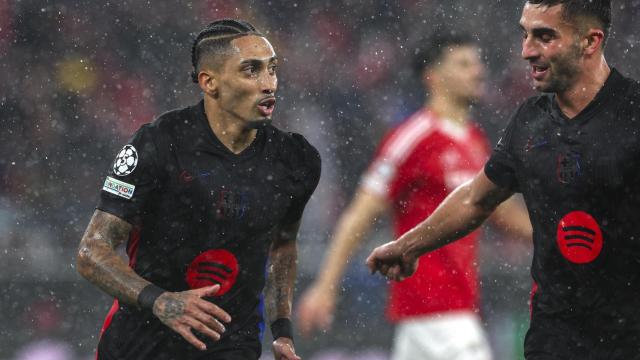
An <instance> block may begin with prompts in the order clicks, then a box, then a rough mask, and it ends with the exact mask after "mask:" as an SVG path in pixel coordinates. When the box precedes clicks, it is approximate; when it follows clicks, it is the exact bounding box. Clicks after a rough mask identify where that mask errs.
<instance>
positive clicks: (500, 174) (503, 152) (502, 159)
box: [484, 106, 523, 192]
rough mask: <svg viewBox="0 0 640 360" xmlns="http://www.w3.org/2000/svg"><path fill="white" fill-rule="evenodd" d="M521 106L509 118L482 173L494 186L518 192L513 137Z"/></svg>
mask: <svg viewBox="0 0 640 360" xmlns="http://www.w3.org/2000/svg"><path fill="white" fill-rule="evenodd" d="M522 108H523V106H521V107H520V108H518V110H517V111H516V112H515V114H514V115H512V116H511V119H510V120H509V124H508V125H507V128H506V129H505V130H503V133H502V136H501V137H500V139H499V140H498V143H497V144H496V146H495V147H494V149H493V152H492V154H491V157H490V158H489V161H487V163H486V164H485V166H484V172H485V174H486V175H487V177H488V178H489V180H491V181H492V182H493V183H495V184H496V185H498V186H500V187H503V188H506V189H509V190H512V191H515V192H519V191H520V190H519V189H520V186H519V184H518V178H517V176H516V171H515V169H516V158H515V156H514V153H513V143H512V142H513V136H514V132H515V131H516V126H517V118H518V114H520V112H521V110H522Z"/></svg>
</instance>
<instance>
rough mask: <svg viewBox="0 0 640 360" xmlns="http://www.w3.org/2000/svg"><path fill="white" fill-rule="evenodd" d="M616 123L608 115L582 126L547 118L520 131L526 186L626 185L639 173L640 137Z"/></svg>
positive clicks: (594, 188) (569, 189)
mask: <svg viewBox="0 0 640 360" xmlns="http://www.w3.org/2000/svg"><path fill="white" fill-rule="evenodd" d="M619 123H620V122H618V124H619ZM615 124H616V121H614V119H606V118H600V119H598V118H596V119H591V122H590V123H588V124H584V125H582V126H562V124H557V123H552V122H548V123H547V124H546V125H545V126H540V127H533V128H532V129H531V130H532V131H530V132H528V134H526V135H524V136H523V135H521V136H520V138H519V141H518V143H519V149H518V151H517V154H518V157H519V160H520V161H519V163H520V170H521V175H523V178H526V179H528V180H527V182H526V185H527V186H529V187H538V188H542V189H544V188H547V189H555V190H556V191H558V192H560V193H573V192H575V191H577V192H582V193H584V192H586V193H589V192H600V191H603V190H606V191H616V190H624V187H625V184H628V183H629V182H630V181H635V180H634V179H635V178H636V177H637V174H638V171H637V169H638V162H639V161H640V158H639V155H640V139H638V138H637V137H636V136H635V135H634V131H633V130H632V129H628V128H626V127H624V126H615ZM605 125H606V126H605ZM559 195H560V194H559Z"/></svg>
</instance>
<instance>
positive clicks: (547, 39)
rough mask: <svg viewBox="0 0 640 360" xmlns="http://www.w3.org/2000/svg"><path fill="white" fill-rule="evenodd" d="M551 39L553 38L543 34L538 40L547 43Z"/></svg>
mask: <svg viewBox="0 0 640 360" xmlns="http://www.w3.org/2000/svg"><path fill="white" fill-rule="evenodd" d="M552 39H553V36H551V35H549V34H544V35H542V36H540V40H542V41H543V42H549V41H551V40H552Z"/></svg>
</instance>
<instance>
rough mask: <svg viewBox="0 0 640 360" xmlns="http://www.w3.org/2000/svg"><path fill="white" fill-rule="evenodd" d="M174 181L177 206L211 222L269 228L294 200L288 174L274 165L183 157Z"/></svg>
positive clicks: (264, 162)
mask: <svg viewBox="0 0 640 360" xmlns="http://www.w3.org/2000/svg"><path fill="white" fill-rule="evenodd" d="M172 177H173V181H172V182H173V184H172V185H173V186H172V188H173V195H174V196H173V198H174V199H175V200H176V201H177V204H176V205H177V206H178V207H179V208H182V209H188V210H189V211H190V212H191V213H193V214H194V215H195V216H198V217H200V218H205V219H206V220H208V221H209V222H226V223H229V222H230V223H240V224H244V225H247V226H252V227H253V226H255V227H257V228H261V229H264V228H270V227H271V226H273V225H274V224H276V223H277V222H278V221H279V220H280V219H281V218H282V217H283V216H284V214H285V212H286V209H287V208H288V206H289V204H290V201H291V197H292V194H291V193H292V186H293V184H292V182H291V179H290V178H291V176H290V175H289V170H288V169H287V168H286V167H285V166H284V165H282V164H281V163H278V162H275V161H271V162H268V161H257V160H254V161H241V162H240V161H238V162H235V161H229V160H227V159H224V158H221V157H217V156H206V155H205V156H200V157H188V158H187V157H184V158H178V161H177V166H176V167H175V170H174V171H173V174H172Z"/></svg>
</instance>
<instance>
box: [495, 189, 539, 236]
mask: <svg viewBox="0 0 640 360" xmlns="http://www.w3.org/2000/svg"><path fill="white" fill-rule="evenodd" d="M489 220H490V221H491V222H492V223H493V224H494V225H495V226H497V227H498V228H499V229H500V230H502V231H503V232H504V233H505V234H507V235H508V236H511V237H515V238H518V239H523V240H530V239H531V236H532V232H533V229H532V227H531V221H530V220H529V213H528V212H527V209H526V207H525V206H524V204H523V202H522V200H521V199H518V198H517V197H516V196H512V197H511V198H510V199H509V200H507V201H505V202H504V203H502V204H501V205H500V206H498V208H497V209H496V210H495V211H494V212H493V214H492V215H491V217H490V218H489Z"/></svg>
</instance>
